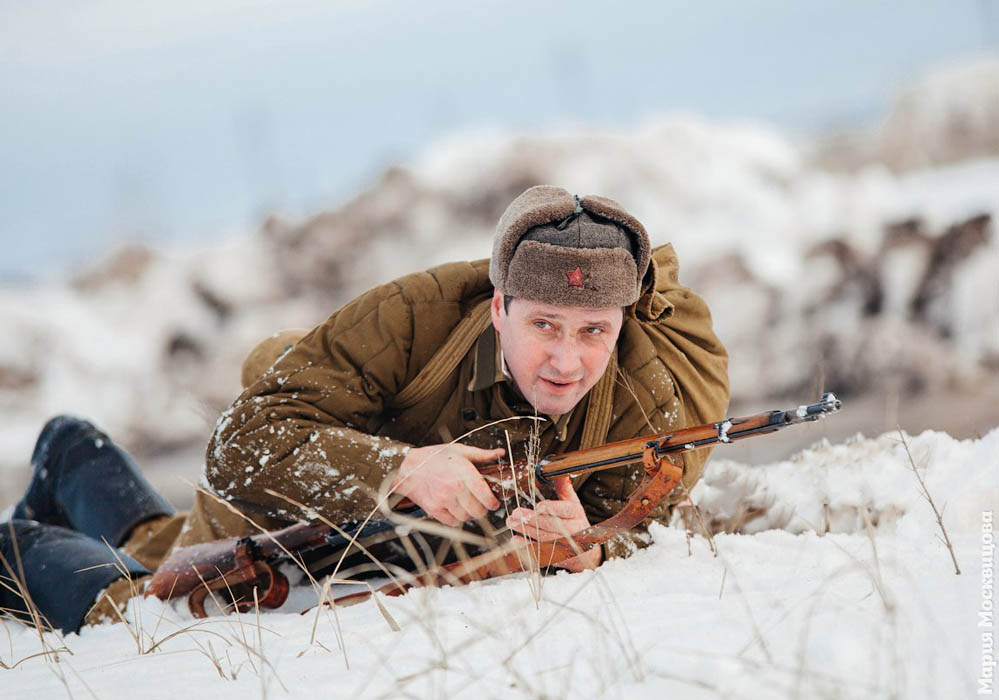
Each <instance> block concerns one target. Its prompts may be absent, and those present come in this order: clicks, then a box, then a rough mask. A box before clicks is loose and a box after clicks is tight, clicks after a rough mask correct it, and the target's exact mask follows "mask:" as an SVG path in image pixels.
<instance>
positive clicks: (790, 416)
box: [535, 392, 842, 482]
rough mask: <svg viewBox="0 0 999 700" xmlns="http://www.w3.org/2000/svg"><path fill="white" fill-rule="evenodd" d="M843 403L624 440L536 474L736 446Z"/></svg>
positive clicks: (551, 462)
mask: <svg viewBox="0 0 999 700" xmlns="http://www.w3.org/2000/svg"><path fill="white" fill-rule="evenodd" d="M840 408H842V403H841V402H840V400H839V399H837V398H836V396H835V395H834V394H833V393H831V392H828V393H826V394H823V395H822V398H821V399H820V400H819V401H818V402H816V403H813V404H806V405H803V406H798V408H796V409H788V410H786V411H767V412H766V413H758V414H756V415H754V416H747V417H745V418H729V419H728V420H724V421H721V422H719V423H710V424H707V425H700V426H696V427H693V428H683V429H681V430H678V431H676V432H675V433H663V434H660V435H651V436H648V437H642V438H634V439H632V440H622V441H621V442H615V443H612V444H610V445H603V446H601V447H593V448H590V449H587V450H579V451H577V452H574V453H570V454H567V455H559V456H551V457H546V458H545V459H543V460H541V461H540V462H538V466H537V468H536V470H535V472H536V475H537V478H538V480H539V481H541V482H544V481H547V480H548V479H551V478H552V477H555V476H561V475H564V474H571V475H580V474H586V473H588V472H592V471H598V470H601V469H610V468H611V467H619V466H623V465H626V464H634V463H636V462H641V461H642V456H643V454H644V452H645V450H647V449H649V448H654V449H655V451H656V455H657V456H660V457H661V456H663V455H667V454H672V453H675V452H686V451H688V450H697V449H701V448H704V447H710V446H711V445H717V444H719V443H728V442H735V441H736V440H742V439H743V438H748V437H752V436H754V435H760V434H763V433H773V432H776V431H778V430H780V429H781V428H786V427H787V426H789V425H796V424H798V423H806V422H811V421H816V420H819V419H820V418H822V417H824V416H827V415H829V414H830V413H836V412H837V411H839V410H840Z"/></svg>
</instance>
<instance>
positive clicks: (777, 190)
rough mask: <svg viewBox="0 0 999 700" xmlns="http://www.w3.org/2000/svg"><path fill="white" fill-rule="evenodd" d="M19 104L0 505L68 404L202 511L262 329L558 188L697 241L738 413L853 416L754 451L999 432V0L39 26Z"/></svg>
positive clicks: (157, 10) (12, 34) (744, 450)
mask: <svg viewBox="0 0 999 700" xmlns="http://www.w3.org/2000/svg"><path fill="white" fill-rule="evenodd" d="M0 101H2V109H0V162H2V163H3V165H4V167H3V168H2V169H0V241H2V246H3V247H2V249H3V256H0V324H2V327H3V328H4V333H3V334H2V335H0V506H2V505H4V504H6V503H7V502H9V501H10V500H13V499H14V498H15V497H16V495H17V494H19V493H20V491H21V489H22V488H23V486H24V484H26V483H27V478H28V471H27V463H28V457H29V455H30V451H31V447H32V445H33V442H34V438H35V436H36V434H37V432H38V430H39V429H40V427H41V425H42V424H43V423H44V421H45V420H46V419H47V418H48V417H49V416H51V415H53V414H55V413H59V412H73V413H77V414H82V415H85V416H88V417H91V418H92V419H94V420H95V421H96V422H97V423H98V424H99V425H101V426H102V427H104V428H105V429H106V430H108V431H109V432H110V433H111V434H112V435H113V436H115V437H116V439H118V440H119V441H121V442H122V443H123V444H124V445H125V446H126V447H128V448H129V449H130V450H132V451H133V452H134V453H135V454H136V455H137V457H138V458H139V461H140V463H141V464H143V466H144V467H146V468H147V470H149V472H150V474H151V476H152V479H153V481H154V483H156V484H157V485H158V486H160V487H161V488H163V489H164V490H165V491H166V492H167V493H168V494H169V495H170V496H171V498H173V499H174V500H175V501H177V502H178V504H181V505H183V504H184V503H186V502H188V500H189V496H188V492H189V488H188V487H187V486H186V485H184V484H183V483H182V482H181V481H180V479H179V478H178V477H184V478H187V479H190V480H192V481H193V480H196V479H197V477H198V474H199V471H200V467H201V459H202V454H201V451H202V449H203V446H204V442H205V440H206V438H207V435H208V433H209V431H210V429H211V426H212V425H213V423H214V420H215V417H216V416H217V415H218V412H219V411H220V410H221V409H223V408H224V407H225V406H226V405H228V403H229V402H230V401H231V400H232V398H233V397H234V396H235V395H236V393H237V392H238V390H239V366H240V363H241V361H242V358H243V357H244V355H245V354H246V352H247V351H248V350H249V349H250V348H251V347H252V346H253V345H254V344H255V343H256V342H257V341H258V340H260V339H261V338H263V337H264V336H266V335H268V334H270V333H272V332H274V331H276V330H279V329H282V328H288V327H297V326H311V325H314V324H315V323H318V322H320V321H321V320H323V319H324V318H325V317H326V316H327V315H328V314H329V313H330V312H331V311H333V310H335V309H336V308H337V307H338V306H339V305H340V304H342V303H343V302H344V301H346V300H348V299H350V298H351V297H352V296H353V295H355V294H357V293H358V292H361V291H363V290H364V289H366V288H368V287H370V286H372V285H374V284H377V283H380V282H383V281H386V280H388V279H391V278H392V277H395V276H397V275H400V274H403V273H406V272H410V271H414V270H418V269H421V268H424V267H426V266H429V265H432V264H436V263H440V262H445V261H449V260H454V259H462V258H479V257H486V256H487V255H488V253H489V242H490V236H491V232H492V228H493V226H494V224H495V221H496V220H497V218H498V216H499V214H500V213H501V212H502V210H503V208H504V207H505V206H506V204H507V203H509V201H510V200H511V199H512V198H513V197H514V196H516V195H517V194H518V193H519V192H521V191H522V190H523V189H525V188H526V187H528V186H531V185H534V184H538V183H552V184H558V185H562V186H564V187H567V188H568V189H570V190H572V191H576V192H579V193H599V194H605V195H608V196H611V197H614V198H616V199H618V200H619V201H621V202H622V203H623V204H624V205H625V206H626V207H628V208H629V209H630V210H632V211H633V212H634V213H635V214H636V215H637V216H638V217H639V218H640V219H641V220H642V221H643V222H644V223H645V225H646V227H647V228H648V229H649V231H650V233H651V235H652V238H653V242H654V243H657V244H658V243H665V242H668V241H671V242H673V243H674V244H675V245H676V248H677V251H678V254H679V257H680V262H681V280H682V281H683V282H684V283H686V284H688V285H690V286H691V287H693V288H695V289H696V290H697V291H698V292H700V293H701V294H703V295H704V296H705V297H706V298H707V299H708V301H709V303H710V304H711V308H712V310H713V313H714V317H715V323H716V329H717V331H718V333H719V335H720V336H721V338H722V339H723V340H724V341H725V343H726V344H727V345H728V347H729V350H730V353H731V366H730V368H731V378H732V389H733V406H732V411H731V412H732V413H742V412H757V411H761V410H765V409H770V408H778V407H782V404H783V403H789V404H797V403H800V402H801V401H803V400H806V399H811V398H813V397H815V396H817V395H818V392H819V391H821V390H823V389H825V390H832V391H836V392H837V393H839V394H840V395H841V397H842V398H844V399H845V400H846V401H847V403H846V406H847V409H848V410H847V411H846V412H844V413H843V414H842V415H841V416H839V417H837V418H836V419H834V420H830V421H825V422H823V423H822V424H820V425H819V426H815V427H810V428H809V429H808V430H802V431H799V432H798V433H797V435H796V436H789V437H788V438H787V439H786V440H785V439H783V438H780V439H778V438H772V439H771V442H769V443H766V444H762V443H764V442H765V441H764V440H761V441H757V442H756V443H755V444H753V445H750V446H746V447H742V446H736V447H733V448H732V449H731V450H729V451H728V452H727V453H726V456H727V457H729V458H738V459H742V460H743V461H747V462H750V463H751V462H754V461H759V460H760V459H762V458H772V459H778V458H781V457H784V456H786V455H787V454H788V453H789V452H790V451H792V450H794V449H798V448H800V447H803V446H804V445H806V444H808V443H809V442H811V441H813V440H815V439H817V438H819V437H823V436H828V437H832V438H839V437H843V436H845V435H850V434H852V433H855V432H857V431H863V432H865V433H866V434H868V435H877V434H880V433H882V432H884V431H885V430H890V429H892V428H894V427H895V426H896V425H897V424H901V425H902V427H903V428H905V429H906V430H907V431H909V432H910V433H917V432H919V431H921V430H923V429H925V428H934V429H938V430H944V431H947V432H949V433H950V434H951V435H953V436H955V437H975V436H979V435H984V434H985V433H986V432H988V430H990V429H991V428H993V427H995V426H996V425H999V401H997V400H996V396H997V395H999V233H997V226H996V223H995V222H996V217H997V215H999V5H997V4H996V3H994V2H989V1H988V0H963V1H962V0H951V1H949V2H946V3H945V2H940V1H935V0H931V1H930V2H926V3H921V4H919V6H918V7H915V6H913V5H912V4H910V3H906V2H901V1H896V2H883V3H878V4H876V5H874V4H870V3H862V2H845V3H836V4H824V3H818V2H804V3H796V4H794V5H793V6H785V5H784V4H782V3H776V2H756V3H737V2H734V1H729V2H722V3H717V4H713V5H711V6H710V7H697V8H696V9H692V8H690V7H687V6H686V5H685V4H683V3H678V2H665V3H647V4H632V5H627V4H626V5H622V6H619V7H616V8H615V9H613V10H610V9H608V6H607V5H606V3H596V2H580V3H573V4H572V5H571V6H570V5H568V4H563V3H546V4H541V5H538V4H535V3H530V4H529V3H527V2H504V3H499V2H484V3H475V4H474V6H473V5H470V4H467V3H458V2H439V3H434V4H431V5H428V4H421V5H419V6H416V5H413V6H409V5H404V4H395V3H388V2H369V3H359V2H340V3H327V2H322V3H321V2H296V3H274V2H264V1H263V0H257V1H256V2H234V1H230V0H212V1H209V2H205V1H202V2H199V3H192V2H176V3H172V4H169V5H163V6H142V5H139V4H127V3H122V2H86V3H69V2H65V1H63V0H47V1H46V2H40V3H31V4H26V3H23V4H22V3H19V4H10V3H8V4H3V5H0ZM788 432H790V431H788ZM783 435H784V434H782V436H783ZM719 456H720V455H719Z"/></svg>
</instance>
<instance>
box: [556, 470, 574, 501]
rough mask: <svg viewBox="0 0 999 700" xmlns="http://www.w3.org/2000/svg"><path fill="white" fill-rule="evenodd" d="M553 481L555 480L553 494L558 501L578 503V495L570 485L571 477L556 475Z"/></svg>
mask: <svg viewBox="0 0 999 700" xmlns="http://www.w3.org/2000/svg"><path fill="white" fill-rule="evenodd" d="M553 481H554V482H555V495H556V496H558V498H559V500H560V501H566V502H569V503H579V495H578V494H577V493H576V489H574V488H573V487H572V479H570V478H569V477H568V476H556V477H555V478H554V479H553Z"/></svg>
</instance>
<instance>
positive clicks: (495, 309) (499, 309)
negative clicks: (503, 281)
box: [489, 289, 506, 333]
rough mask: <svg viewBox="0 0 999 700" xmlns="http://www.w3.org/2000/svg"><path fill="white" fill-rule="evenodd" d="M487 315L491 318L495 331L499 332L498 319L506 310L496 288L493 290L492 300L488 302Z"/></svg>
mask: <svg viewBox="0 0 999 700" xmlns="http://www.w3.org/2000/svg"><path fill="white" fill-rule="evenodd" d="M489 315H490V316H491V317H492V319H493V328H495V329H496V332H497V333H498V332H500V320H501V319H502V317H503V315H506V311H505V309H504V308H503V295H502V294H500V291H499V290H498V289H494V290H493V300H492V302H491V303H490V304H489Z"/></svg>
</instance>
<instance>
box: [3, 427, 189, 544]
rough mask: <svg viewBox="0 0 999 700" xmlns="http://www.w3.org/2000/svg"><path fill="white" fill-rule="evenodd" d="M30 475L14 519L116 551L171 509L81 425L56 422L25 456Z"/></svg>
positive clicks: (126, 461)
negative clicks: (138, 529) (135, 532)
mask: <svg viewBox="0 0 999 700" xmlns="http://www.w3.org/2000/svg"><path fill="white" fill-rule="evenodd" d="M31 464H32V466H33V467H34V469H35V473H34V476H33V477H32V479H31V483H30V484H29V485H28V491H27V493H25V494H24V498H22V499H21V502H20V503H18V504H17V506H16V507H15V508H14V515H13V517H14V518H19V519H30V520H38V521H40V522H43V523H49V524H52V525H61V526H63V527H68V528H71V529H73V530H77V531H79V532H82V533H83V534H85V535H89V536H90V537H93V538H94V539H96V540H98V541H100V540H105V541H107V542H109V543H110V544H111V545H113V546H115V547H117V546H118V545H120V544H121V543H122V542H123V541H124V539H125V538H126V537H127V536H128V533H129V532H131V531H132V529H133V528H134V527H135V526H136V525H138V524H139V523H141V522H143V521H145V520H148V519H150V518H154V517H156V516H158V515H173V513H174V512H175V511H174V508H173V507H172V506H171V505H170V504H169V503H167V501H166V500H164V498H163V497H162V496H160V495H159V494H158V493H157V492H156V490H155V489H154V488H153V487H152V486H151V485H150V484H149V482H148V481H146V479H145V477H143V476H142V473H141V472H140V471H139V468H138V467H137V466H136V464H135V462H134V461H133V460H132V458H131V457H129V456H128V454H127V453H126V452H125V451H124V450H122V449H121V448H120V447H118V446H117V445H115V444H114V443H113V442H112V441H111V439H110V438H109V437H108V436H107V435H105V434H104V433H102V432H101V431H100V430H98V429H97V428H95V427H94V426H93V425H91V424H90V423H88V422H87V421H85V420H81V419H79V418H74V417H72V416H56V417H55V418H53V419H52V420H50V421H49V422H48V423H46V424H45V427H44V428H43V429H42V432H41V434H40V435H39V436H38V442H37V443H36V444H35V451H34V453H33V454H32V455H31Z"/></svg>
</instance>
